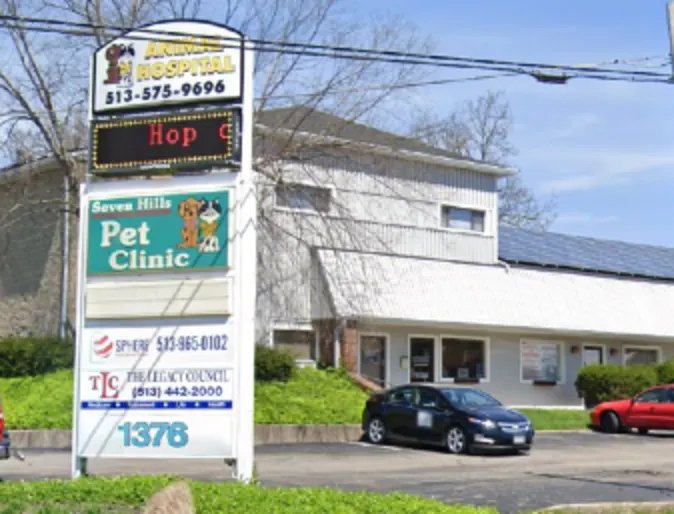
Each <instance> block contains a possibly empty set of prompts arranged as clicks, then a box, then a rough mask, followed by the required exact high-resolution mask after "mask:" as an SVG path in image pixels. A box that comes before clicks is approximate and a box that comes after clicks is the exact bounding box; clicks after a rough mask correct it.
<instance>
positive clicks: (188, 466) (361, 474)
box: [0, 433, 674, 513]
mask: <svg viewBox="0 0 674 514" xmlns="http://www.w3.org/2000/svg"><path fill="white" fill-rule="evenodd" d="M256 452H257V455H256V461H257V468H258V472H259V475H260V478H261V480H262V483H263V485H269V486H333V487H339V488H342V489H346V490H358V489H367V490H372V491H382V492H386V491H406V492H410V493H416V494H421V495H424V496H428V497H435V498H437V499H439V500H441V501H445V502H448V503H455V502H463V503H472V504H478V505H493V506H496V507H498V508H499V510H500V511H501V512H503V513H510V512H521V511H523V510H528V509H536V508H542V507H546V506H551V505H554V504H558V503H578V502H591V501H592V502H593V501H627V500H630V501H663V500H671V501H674V436H669V435H661V436H646V437H642V436H636V435H606V434H596V433H573V434H571V433H565V434H561V433H560V434H539V435H538V437H537V442H536V446H535V448H534V450H533V451H532V452H531V454H530V455H528V456H513V455H479V456H473V455H470V456H460V457H455V456H452V455H447V454H445V453H443V452H442V451H438V450H434V449H423V448H421V449H420V448H411V447H375V446H371V445H368V444H365V443H345V444H308V445H279V446H260V447H258V448H257V450H256ZM89 468H90V472H91V473H92V474H106V475H114V474H128V473H166V472H173V473H175V474H181V475H184V476H188V477H192V478H197V479H201V480H228V479H229V468H227V467H226V466H224V464H222V463H220V462H217V461H215V462H203V461H201V462H199V461H121V460H101V459H98V460H92V461H91V462H90V466H89ZM0 469H3V470H4V473H3V477H4V478H5V479H6V480H12V479H15V480H16V479H24V480H25V479H36V478H40V477H61V478H65V477H68V476H69V469H70V454H69V453H65V452H51V453H49V452H47V453H29V454H27V460H26V461H25V462H19V461H16V460H12V461H9V462H5V463H2V464H0Z"/></svg>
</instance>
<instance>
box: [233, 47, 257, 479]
mask: <svg viewBox="0 0 674 514" xmlns="http://www.w3.org/2000/svg"><path fill="white" fill-rule="evenodd" d="M244 45H245V46H244V49H245V50H244V52H243V53H244V57H243V63H244V66H243V68H244V74H245V75H244V82H243V83H244V86H243V87H244V90H243V105H242V115H241V118H242V127H241V128H242V130H241V150H242V152H241V174H240V177H239V179H240V180H239V183H238V187H237V195H236V205H237V216H236V227H237V229H236V234H237V237H236V244H238V245H240V246H239V248H238V249H237V250H238V251H237V255H238V256H239V259H238V262H237V269H236V271H235V273H236V278H235V281H236V290H237V297H238V302H237V308H238V311H237V312H236V314H235V316H236V318H237V319H238V325H239V328H238V331H237V332H238V339H237V345H238V349H237V355H238V369H237V374H238V385H239V387H238V396H237V398H236V401H237V402H238V407H237V408H236V409H237V416H236V418H237V422H238V426H237V427H236V434H237V437H236V454H235V455H236V465H235V466H234V478H236V479H237V480H240V481H242V482H250V481H251V480H252V479H253V470H254V453H255V451H254V444H255V424H254V412H253V408H254V388H255V373H254V371H253V370H254V368H255V305H256V302H255V300H256V295H257V231H256V223H257V202H256V190H255V183H254V175H253V77H252V75H253V65H254V57H253V47H252V44H251V43H249V42H248V41H245V42H244Z"/></svg>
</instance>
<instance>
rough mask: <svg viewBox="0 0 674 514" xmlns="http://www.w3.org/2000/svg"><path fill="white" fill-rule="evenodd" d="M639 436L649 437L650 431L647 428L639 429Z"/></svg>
mask: <svg viewBox="0 0 674 514" xmlns="http://www.w3.org/2000/svg"><path fill="white" fill-rule="evenodd" d="M639 435H648V429H647V428H640V429H639Z"/></svg>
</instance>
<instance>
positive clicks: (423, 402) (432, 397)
mask: <svg viewBox="0 0 674 514" xmlns="http://www.w3.org/2000/svg"><path fill="white" fill-rule="evenodd" d="M417 405H418V406H419V407H426V408H434V407H439V406H440V398H439V396H438V394H437V393H436V392H435V391H431V390H429V389H419V401H418V403H417Z"/></svg>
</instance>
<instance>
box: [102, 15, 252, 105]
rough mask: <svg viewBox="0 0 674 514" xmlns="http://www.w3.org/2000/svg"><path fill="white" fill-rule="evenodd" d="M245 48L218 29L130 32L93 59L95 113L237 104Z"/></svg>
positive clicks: (172, 26)
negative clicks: (170, 105)
mask: <svg viewBox="0 0 674 514" xmlns="http://www.w3.org/2000/svg"><path fill="white" fill-rule="evenodd" d="M197 34H198V35H197ZM242 48H243V37H242V35H241V34H240V33H238V32H236V31H234V30H232V29H229V28H225V27H222V26H219V25H216V24H213V23H207V24H206V23H200V22H189V21H169V22H162V23H156V24H153V25H151V26H148V27H146V28H143V27H141V28H139V29H136V30H133V31H131V32H128V33H126V34H124V35H123V36H120V37H118V38H117V39H115V40H113V41H112V42H110V43H107V44H105V45H104V46H102V47H101V48H99V49H98V50H97V51H96V52H95V54H94V57H93V63H92V68H93V69H92V72H93V78H94V80H93V81H92V94H91V98H92V106H91V109H92V112H93V113H94V114H105V113H109V112H115V111H124V110H127V111H128V110H133V111H139V110H143V109H151V108H163V107H166V106H167V105H169V104H188V103H216V102H238V101H239V100H240V99H241V96H242V89H243V88H242V78H243V72H242V71H243V70H242V69H241V68H242V66H243V51H242Z"/></svg>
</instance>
